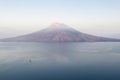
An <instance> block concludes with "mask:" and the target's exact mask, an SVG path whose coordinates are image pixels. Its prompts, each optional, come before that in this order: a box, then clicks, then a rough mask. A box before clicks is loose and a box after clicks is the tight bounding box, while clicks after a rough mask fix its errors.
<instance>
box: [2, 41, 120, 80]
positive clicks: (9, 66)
mask: <svg viewBox="0 0 120 80" xmlns="http://www.w3.org/2000/svg"><path fill="white" fill-rule="evenodd" d="M0 80H120V42H63V43H60V42H58V43H50V42H47V43H40V42H0Z"/></svg>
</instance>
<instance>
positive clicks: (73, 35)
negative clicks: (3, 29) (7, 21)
mask: <svg viewBox="0 0 120 80" xmlns="http://www.w3.org/2000/svg"><path fill="white" fill-rule="evenodd" d="M0 41H1V42H119V41H120V40H119V39H112V38H105V37H99V36H94V35H90V34H86V33H82V32H80V31H78V30H76V29H74V28H72V27H70V26H68V25H66V24H62V23H54V24H52V25H50V26H49V27H48V28H46V29H43V30H40V31H37V32H34V33H31V34H27V35H21V36H17V37H12V38H5V39H1V40H0Z"/></svg>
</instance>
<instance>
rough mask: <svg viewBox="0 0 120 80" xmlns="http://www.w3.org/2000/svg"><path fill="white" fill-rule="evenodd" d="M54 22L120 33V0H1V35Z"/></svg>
mask: <svg viewBox="0 0 120 80" xmlns="http://www.w3.org/2000/svg"><path fill="white" fill-rule="evenodd" d="M54 22H60V23H65V24H68V25H70V26H73V27H75V28H78V29H79V30H80V31H82V32H86V33H91V34H96V35H102V36H105V35H109V34H117V33H120V0H0V38H3V37H8V36H16V35H20V34H23V33H24V34H25V33H30V32H34V31H36V30H40V29H43V28H45V27H46V26H49V25H50V24H52V23H54Z"/></svg>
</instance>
